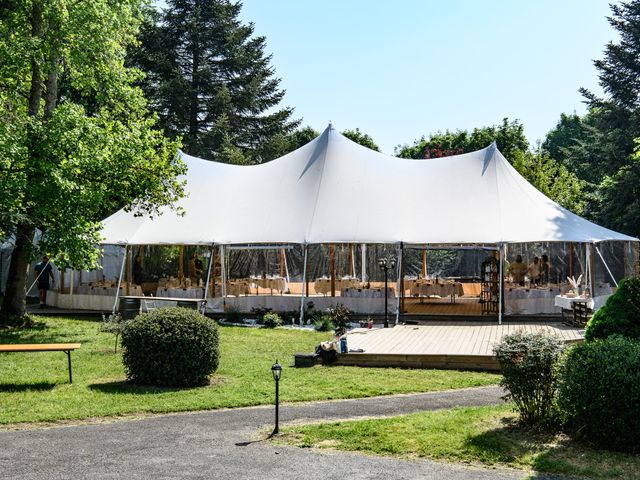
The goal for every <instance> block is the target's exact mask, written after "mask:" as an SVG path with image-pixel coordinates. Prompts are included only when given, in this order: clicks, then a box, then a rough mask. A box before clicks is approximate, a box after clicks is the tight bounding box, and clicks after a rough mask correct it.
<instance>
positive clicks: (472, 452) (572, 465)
mask: <svg viewBox="0 0 640 480" xmlns="http://www.w3.org/2000/svg"><path fill="white" fill-rule="evenodd" d="M515 420H516V416H515V414H514V413H513V411H512V409H511V407H510V406H509V405H498V406H487V407H473V408H455V409H452V410H441V411H435V412H425V413H418V414H412V415H405V416H400V417H394V418H386V419H378V420H365V421H350V422H335V423H324V424H312V425H306V426H302V427H291V428H286V429H284V431H285V437H284V439H283V440H284V441H287V442H289V443H293V444H296V445H298V446H304V447H320V448H322V447H325V448H326V447H329V448H335V449H339V450H355V451H361V452H366V453H372V454H376V455H392V456H399V457H409V458H416V457H422V458H431V459H435V460H446V461H451V462H466V463H473V464H484V465H490V466H506V467H512V468H518V469H525V470H533V471H536V472H544V473H556V474H564V475H575V476H586V477H589V478H602V479H610V478H611V479H613V478H621V479H640V455H631V454H624V453H617V452H609V451H605V450H597V449H593V448H590V447H589V446H587V445H584V444H580V443H577V442H575V441H572V440H571V439H570V438H568V437H566V436H564V435H560V434H550V433H539V432H532V431H531V430H529V429H525V428H523V427H519V426H518V425H517V424H516V422H515Z"/></svg>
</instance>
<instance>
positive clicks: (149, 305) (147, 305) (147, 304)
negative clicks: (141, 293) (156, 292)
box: [142, 295, 158, 312]
mask: <svg viewBox="0 0 640 480" xmlns="http://www.w3.org/2000/svg"><path fill="white" fill-rule="evenodd" d="M142 305H143V306H144V308H143V311H144V312H151V311H153V310H155V309H156V308H158V306H157V305H156V301H155V299H154V298H153V295H151V300H147V299H146V298H145V299H144V300H142Z"/></svg>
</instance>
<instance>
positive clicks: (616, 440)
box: [558, 335, 640, 452]
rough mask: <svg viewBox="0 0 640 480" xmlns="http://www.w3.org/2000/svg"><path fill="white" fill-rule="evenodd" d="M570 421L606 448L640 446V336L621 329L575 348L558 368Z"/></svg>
mask: <svg viewBox="0 0 640 480" xmlns="http://www.w3.org/2000/svg"><path fill="white" fill-rule="evenodd" d="M559 377H560V378H559V383H558V406H559V408H560V411H561V414H562V418H563V420H564V421H565V424H566V427H567V428H568V429H569V430H570V431H572V432H573V433H574V434H575V435H576V436H577V437H579V438H582V439H584V440H587V441H589V442H593V443H595V444H597V445H599V446H601V447H603V448H608V449H612V450H623V451H634V452H637V451H640V412H639V408H640V342H638V341H636V340H631V339H628V338H625V337H622V336H619V335H614V336H612V337H609V338H607V339H605V340H599V341H595V342H588V343H583V344H580V345H576V346H575V347H573V348H571V349H570V350H569V352H568V353H567V355H566V356H565V358H564V359H563V362H562V363H561V365H560V369H559Z"/></svg>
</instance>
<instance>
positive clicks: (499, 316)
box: [498, 243, 504, 325]
mask: <svg viewBox="0 0 640 480" xmlns="http://www.w3.org/2000/svg"><path fill="white" fill-rule="evenodd" d="M498 249H499V252H500V255H499V262H500V268H499V270H498V271H499V272H500V273H499V275H500V279H499V280H500V282H499V286H498V325H502V289H503V286H504V285H503V283H504V274H503V271H502V269H503V265H504V245H503V244H501V243H499V244H498Z"/></svg>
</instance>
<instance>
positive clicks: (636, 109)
mask: <svg viewBox="0 0 640 480" xmlns="http://www.w3.org/2000/svg"><path fill="white" fill-rule="evenodd" d="M611 11H612V16H611V17H609V18H608V20H609V23H610V24H611V26H612V27H613V28H614V29H615V30H616V31H617V32H618V34H619V36H620V38H619V41H618V42H617V43H614V42H610V43H608V44H607V46H606V47H605V52H604V58H603V59H600V60H596V61H595V62H594V64H595V66H596V69H597V70H598V77H599V79H600V85H601V86H602V88H603V90H604V92H605V95H606V96H605V97H604V98H600V97H598V96H597V95H595V94H594V93H592V92H590V91H589V90H587V89H584V88H583V89H581V93H582V94H583V95H584V96H585V98H586V101H587V104H588V105H589V108H590V110H591V112H593V113H594V114H595V117H594V129H593V133H594V134H593V135H592V138H590V141H589V142H588V143H587V144H586V145H585V147H584V148H585V150H586V152H587V154H588V155H590V158H591V165H590V167H591V168H592V169H593V171H594V172H595V175H597V178H598V179H602V181H601V182H600V184H599V186H598V198H597V199H596V200H597V203H596V204H595V212H594V217H595V218H596V219H597V220H599V221H600V222H601V223H603V224H604V225H606V226H608V227H610V228H615V229H617V230H621V231H623V232H625V233H628V234H631V235H635V236H639V235H640V209H638V208H637V202H638V197H637V185H638V184H639V183H640V175H639V169H638V165H637V162H638V160H637V159H638V156H637V154H635V155H633V152H634V149H635V146H636V143H635V142H636V139H638V138H640V35H638V32H639V31H640V0H631V1H628V2H625V3H621V4H619V5H615V4H614V5H611ZM634 186H636V187H635V188H634ZM634 195H636V196H634ZM634 205H635V206H636V207H635V208H627V207H628V206H634Z"/></svg>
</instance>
